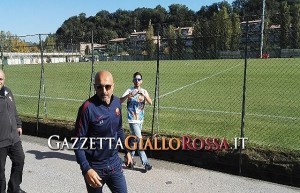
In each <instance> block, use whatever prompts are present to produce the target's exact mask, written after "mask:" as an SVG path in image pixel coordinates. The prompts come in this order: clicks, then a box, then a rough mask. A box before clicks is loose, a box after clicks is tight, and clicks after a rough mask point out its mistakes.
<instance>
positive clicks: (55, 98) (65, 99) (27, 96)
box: [14, 94, 84, 102]
mask: <svg viewBox="0 0 300 193" xmlns="http://www.w3.org/2000/svg"><path fill="white" fill-rule="evenodd" d="M14 96H20V97H26V98H39V96H30V95H22V94H14ZM41 98H43V97H41ZM45 98H46V99H54V100H64V101H75V102H83V101H84V100H79V99H69V98H57V97H45Z"/></svg>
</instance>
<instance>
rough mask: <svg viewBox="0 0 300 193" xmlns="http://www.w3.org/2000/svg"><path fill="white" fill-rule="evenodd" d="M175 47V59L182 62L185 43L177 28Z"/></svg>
mask: <svg viewBox="0 0 300 193" xmlns="http://www.w3.org/2000/svg"><path fill="white" fill-rule="evenodd" d="M175 45H176V46H175V47H176V49H175V51H176V52H175V57H176V59H179V60H182V59H183V56H184V52H185V42H184V39H183V36H182V33H181V28H178V31H177V34H176V44H175Z"/></svg>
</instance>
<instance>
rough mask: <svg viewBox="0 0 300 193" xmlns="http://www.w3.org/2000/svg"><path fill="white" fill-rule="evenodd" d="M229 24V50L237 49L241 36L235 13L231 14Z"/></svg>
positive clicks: (238, 21) (238, 19) (237, 16)
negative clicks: (230, 28)
mask: <svg viewBox="0 0 300 193" xmlns="http://www.w3.org/2000/svg"><path fill="white" fill-rule="evenodd" d="M231 23H232V24H231V26H232V35H231V43H230V50H232V51H236V50H239V44H240V36H241V33H242V32H241V28H240V18H239V15H238V14H237V13H232V15H231Z"/></svg>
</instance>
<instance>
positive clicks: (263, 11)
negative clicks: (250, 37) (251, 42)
mask: <svg viewBox="0 0 300 193" xmlns="http://www.w3.org/2000/svg"><path fill="white" fill-rule="evenodd" d="M265 6H266V0H263V3H262V16H261V32H260V58H262V57H263V47H264V27H265Z"/></svg>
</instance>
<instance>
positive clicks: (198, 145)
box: [48, 135, 248, 151]
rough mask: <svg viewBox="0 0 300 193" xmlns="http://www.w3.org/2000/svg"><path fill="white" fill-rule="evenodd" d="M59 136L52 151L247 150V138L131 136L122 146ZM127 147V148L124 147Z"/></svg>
mask: <svg viewBox="0 0 300 193" xmlns="http://www.w3.org/2000/svg"><path fill="white" fill-rule="evenodd" d="M59 140H61V139H60V137H59V135H52V136H50V137H49V138H48V147H49V148H50V149H52V150H63V149H69V150H76V149H84V150H88V149H89V150H96V149H103V148H108V149H118V148H120V149H124V148H126V149H128V150H154V151H167V150H174V151H175V150H180V149H181V150H193V151H222V150H225V151H228V150H236V149H239V148H242V149H245V142H246V141H247V140H248V138H246V137H235V138H233V140H232V141H231V143H229V142H228V141H227V139H225V138H223V139H220V138H209V137H208V138H203V137H195V138H192V137H190V136H186V135H184V136H182V137H180V138H178V137H174V138H166V137H161V138H156V137H154V138H138V137H136V136H134V135H129V136H127V137H126V138H125V144H122V141H121V139H119V138H118V139H115V138H113V137H72V138H71V139H70V140H69V141H68V140H67V139H66V138H64V139H63V140H62V141H59ZM124 146H125V147H124Z"/></svg>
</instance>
